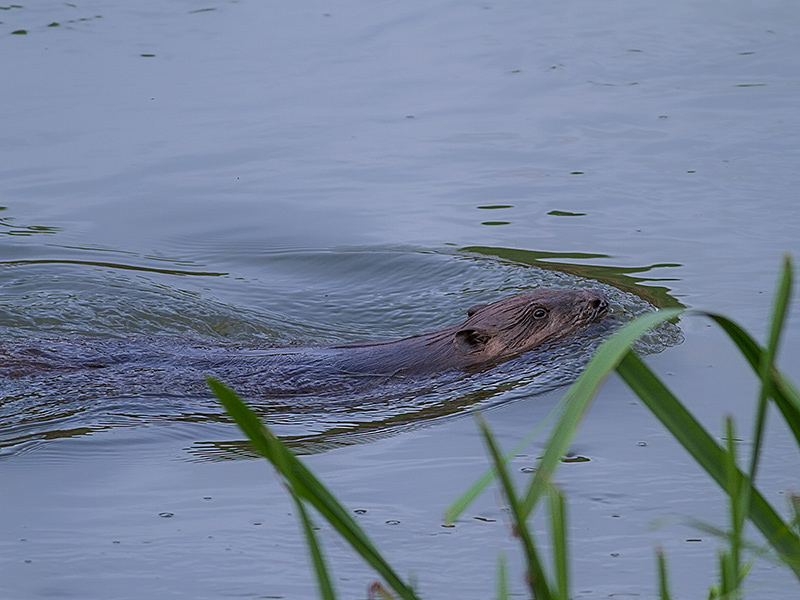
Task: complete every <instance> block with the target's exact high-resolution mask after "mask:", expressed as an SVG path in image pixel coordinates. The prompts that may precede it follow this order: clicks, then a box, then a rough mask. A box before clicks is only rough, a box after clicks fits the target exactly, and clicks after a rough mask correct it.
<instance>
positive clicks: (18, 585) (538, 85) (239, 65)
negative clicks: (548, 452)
mask: <svg viewBox="0 0 800 600" xmlns="http://www.w3.org/2000/svg"><path fill="white" fill-rule="evenodd" d="M2 8H3V10H0V55H1V56H3V58H4V59H5V60H3V61H0V81H2V85H0V206H2V207H3V208H2V210H0V339H2V340H3V342H4V343H12V344H24V343H32V342H36V343H63V342H64V341H67V342H70V343H73V342H80V343H87V341H88V343H90V344H91V340H97V341H98V343H100V341H102V343H108V344H110V343H118V344H122V345H124V344H125V341H126V340H129V339H134V338H135V339H137V340H164V339H168V340H172V341H173V342H174V341H175V340H178V341H185V342H186V343H187V344H195V345H202V346H203V347H210V348H219V347H225V346H226V345H230V344H232V345H237V346H238V345H248V346H250V345H252V346H269V347H272V346H285V345H324V344H335V343H341V342H348V341H354V340H358V339H365V338H369V339H387V338H392V337H399V336H404V335H410V334H413V333H416V332H419V331H425V330H429V329H433V328H436V327H439V326H442V325H444V324H448V323H452V322H457V321H459V320H461V318H462V316H463V313H464V311H465V310H466V308H468V307H469V306H471V305H473V304H476V303H479V302H487V301H491V300H495V299H498V298H499V297H502V296H504V295H508V294H511V293H515V292H519V291H524V290H527V289H534V288H539V287H598V288H601V289H603V290H604V291H606V293H607V294H608V295H609V296H610V297H611V300H612V305H613V308H614V312H615V316H616V318H617V319H619V320H620V321H624V320H626V319H627V318H629V317H630V316H631V315H632V314H636V313H638V312H642V311H644V310H651V309H653V308H664V307H669V306H688V307H696V308H710V309H714V310H717V311H720V312H724V313H727V314H729V315H731V316H732V317H734V318H735V319H737V320H738V321H739V322H741V323H742V324H743V325H744V326H746V327H748V328H751V329H752V330H753V332H754V333H755V334H757V335H759V336H762V337H763V334H764V331H765V328H766V322H765V320H766V318H767V315H768V312H769V308H770V307H769V303H770V298H771V293H772V291H773V288H774V281H775V276H776V272H777V269H778V266H779V262H780V260H781V256H782V255H783V253H785V252H791V253H793V254H794V255H795V256H798V255H800V252H798V251H800V242H798V240H799V239H800V203H798V201H797V199H796V195H797V189H798V183H799V178H798V168H797V167H798V164H800V162H799V159H800V151H798V139H800V118H798V113H797V110H796V104H797V98H798V92H799V91H800V79H798V73H800V52H799V50H800V39H799V37H798V33H797V27H796V24H797V23H798V21H799V19H800V9H798V8H797V7H795V6H794V5H793V4H791V3H785V2H760V3H757V4H756V3H749V2H744V1H736V2H732V3H731V2H728V3H722V2H715V1H712V2H706V3H703V4H702V5H695V4H694V3H689V2H683V1H681V2H675V3H671V4H669V5H668V6H659V7H654V6H649V5H643V4H641V3H631V2H622V1H619V2H606V3H602V4H596V3H591V2H585V1H580V0H576V1H575V2H573V3H566V4H565V3H561V4H556V5H545V4H542V3H529V2H528V3H525V2H508V3H501V4H498V3H488V4H487V3H483V4H480V3H479V4H465V3H460V2H433V3H431V2H426V3H418V4H417V5H414V4H409V3H405V4H396V3H394V4H392V3H372V4H367V3H355V2H340V3H336V4H331V3H317V2H311V3H306V4H303V5H298V6H295V5H291V6H289V5H287V6H284V5H279V4H273V3H262V2H252V1H243V2H227V3H218V4H216V5H215V4H208V5H198V4H196V3H193V2H187V1H180V2H171V3H169V4H164V3H160V2H150V1H149V0H148V1H142V2H137V3H132V4H131V3H127V4H123V3H113V2H111V3H110V2H104V3H99V2H95V3H91V2H90V3H75V4H57V5H56V4H54V5H44V4H42V5H34V4H23V5H12V6H7V7H2ZM21 31H24V32H25V33H24V34H23V33H14V32H21ZM793 306H794V307H795V310H794V313H795V314H794V315H793V316H794V317H795V318H794V320H792V321H790V323H789V327H788V329H787V337H786V340H785V342H784V344H783V348H782V356H781V362H782V364H783V365H784V366H785V367H786V369H787V371H789V372H790V373H794V374H796V373H797V366H798V361H797V357H798V356H799V355H800V335H798V332H799V330H800V326H799V325H798V324H797V316H798V315H797V310H796V303H795V304H794V305H793ZM606 334H607V330H605V329H602V328H601V329H595V330H592V331H590V332H588V334H587V336H586V338H585V340H584V341H588V342H589V343H586V344H584V343H577V341H575V340H573V342H570V343H567V344H565V345H564V346H563V347H561V348H558V349H555V350H553V351H552V353H551V354H549V355H546V356H534V357H532V358H531V357H522V359H521V360H520V361H512V362H509V363H506V364H505V365H503V366H502V367H501V368H500V369H499V370H496V371H492V372H488V373H482V374H480V375H479V376H478V377H477V378H466V379H464V378H461V379H456V380H453V381H448V382H447V385H445V386H442V387H440V388H437V389H435V390H433V391H430V390H429V389H428V388H425V387H423V388H414V389H412V390H403V392H402V393H399V392H398V391H397V390H390V391H387V392H385V393H384V392H374V393H373V392H371V394H372V395H370V396H368V397H364V396H356V397H355V398H354V399H353V401H352V402H348V401H347V400H346V399H344V400H343V399H341V398H339V399H337V401H336V402H335V403H333V404H327V405H326V404H325V403H320V402H318V403H312V405H311V406H305V407H303V409H302V410H301V409H300V408H299V407H298V406H297V405H286V406H281V407H273V408H271V409H269V410H267V409H264V415H265V416H266V417H267V418H268V419H269V420H271V421H272V422H273V423H274V424H275V426H276V428H277V429H278V431H279V432H280V433H281V434H282V435H284V436H285V437H286V438H287V439H289V440H290V441H292V443H294V444H295V447H296V448H297V449H298V450H299V451H301V452H304V453H306V457H305V458H306V460H307V461H308V464H309V465H310V466H311V467H312V468H313V469H314V470H315V471H316V472H317V473H318V474H319V475H320V476H321V477H322V478H323V479H324V480H325V481H327V482H329V483H330V484H331V486H332V487H333V489H334V490H335V491H336V493H337V494H338V495H339V496H340V497H341V498H342V500H343V501H344V502H345V503H346V504H347V505H348V507H350V508H351V509H352V510H359V513H358V515H359V516H358V519H359V520H360V522H361V523H362V524H363V525H364V526H365V527H366V529H367V530H368V532H369V533H370V535H371V536H372V537H373V538H374V539H375V541H376V543H377V544H378V545H379V547H381V548H382V549H383V550H385V551H386V553H387V554H388V556H389V557H390V558H391V559H392V560H393V561H395V563H396V564H397V567H398V569H399V570H400V571H401V572H403V573H410V574H413V575H414V576H415V577H416V578H417V580H418V581H419V588H420V590H421V592H422V593H423V595H424V596H425V597H429V598H486V597H490V596H492V593H493V592H492V590H493V585H494V583H493V579H494V562H495V556H496V554H497V552H498V550H499V549H501V548H503V549H505V551H506V554H507V555H508V556H509V557H510V558H511V563H512V565H511V566H512V573H513V575H514V581H513V586H514V589H515V590H517V591H519V592H520V593H522V592H523V590H524V586H523V584H522V578H521V569H520V567H519V565H518V564H517V563H516V557H517V556H518V554H519V553H518V552H517V551H516V548H515V541H514V540H513V539H512V537H511V536H510V533H509V531H508V528H507V526H506V519H505V517H504V515H503V513H502V511H501V508H502V505H501V503H500V502H499V501H498V500H497V497H496V496H495V495H493V494H492V493H487V494H485V495H484V496H483V497H482V498H481V499H480V500H479V501H478V503H477V504H476V505H475V506H474V507H473V508H472V509H470V511H469V512H468V513H467V515H466V516H465V517H464V518H463V519H462V520H461V521H459V522H458V523H457V524H456V526H455V527H454V528H444V527H442V526H441V514H442V511H443V509H444V507H445V506H447V504H448V503H449V502H450V501H452V499H453V498H455V497H456V496H457V495H458V494H459V493H460V492H461V491H462V490H463V489H465V488H466V487H467V486H468V485H469V484H470V483H471V482H472V481H474V480H475V478H477V477H478V476H479V475H480V474H481V473H482V472H483V470H484V469H485V468H486V464H487V463H486V458H485V453H484V449H483V447H482V444H481V441H480V437H479V435H478V433H477V428H476V427H475V424H474V420H473V419H472V417H471V414H470V411H471V409H472V408H475V407H478V408H481V409H483V411H484V412H485V414H486V416H487V417H488V419H489V421H490V423H491V425H492V427H493V428H494V429H495V431H496V433H497V434H498V436H499V439H500V440H501V442H502V444H503V445H504V447H510V446H512V445H513V444H514V443H516V441H517V440H519V439H520V438H522V437H523V436H524V435H525V434H527V433H528V432H529V431H530V430H531V429H533V428H534V427H535V426H537V424H539V423H540V422H541V421H542V420H543V419H545V417H546V416H547V415H548V413H549V412H550V410H551V409H552V408H553V406H555V404H556V403H557V401H558V399H559V398H560V396H561V394H562V393H563V389H564V388H563V387H561V386H563V384H564V383H565V382H567V381H569V380H570V379H571V378H573V377H574V375H575V374H576V373H577V372H578V371H579V369H580V367H581V366H582V365H583V364H585V361H586V359H587V357H588V354H589V353H590V351H591V349H592V348H593V347H594V345H595V344H596V343H597V342H599V341H600V340H601V339H602V338H603V337H604V336H605V335H606ZM171 343H172V342H171ZM641 349H642V350H643V352H644V353H645V354H647V355H648V359H647V360H648V362H649V364H651V365H652V366H653V367H654V368H655V369H656V370H657V371H658V372H659V373H661V374H662V376H664V378H665V379H666V380H667V382H668V383H669V385H670V386H672V387H673V388H674V390H675V391H676V393H677V394H678V395H679V397H681V398H682V399H684V400H685V401H686V403H687V404H688V405H689V406H690V408H691V409H692V410H693V411H694V412H695V413H696V414H697V415H698V416H699V417H700V418H701V419H702V420H703V421H704V422H705V423H706V424H707V426H708V428H709V429H710V430H711V431H713V432H715V433H718V432H720V431H721V423H722V419H723V416H724V415H725V414H729V413H730V414H733V415H735V416H736V417H737V419H738V422H739V426H740V430H739V433H740V437H742V438H743V439H744V440H745V443H747V442H748V441H749V439H748V435H749V422H750V417H751V404H752V398H753V397H754V395H755V386H754V383H753V378H752V377H751V376H750V375H749V374H748V373H747V371H746V367H745V366H744V363H743V362H742V360H741V359H740V358H738V357H737V356H736V354H735V352H734V351H732V350H731V349H730V347H729V345H728V344H727V343H726V341H725V340H724V339H723V337H722V336H721V335H720V334H719V333H718V332H717V331H716V330H714V329H713V328H711V327H709V326H708V324H707V323H706V322H704V321H702V320H701V319H699V318H694V317H690V318H685V319H683V320H682V321H681V323H680V330H678V331H676V330H675V329H670V330H667V331H661V332H657V333H655V334H653V336H651V337H650V338H649V339H648V340H646V341H645V343H644V345H643V346H642V348H641ZM542 365H545V368H542ZM34 383H35V385H29V386H28V387H21V386H20V385H19V382H12V383H9V382H8V381H5V382H2V383H0V392H2V394H3V397H4V399H3V400H2V403H0V489H2V492H0V515H1V516H0V596H2V597H3V598H6V597H7V598H20V599H27V598H44V597H52V596H61V597H75V598H139V597H143V596H147V597H153V598H227V597H245V598H263V597H270V598H287V599H294V598H309V597H313V595H314V594H315V588H314V584H313V581H312V580H311V577H310V571H309V569H308V565H307V560H306V554H305V549H304V547H303V543H302V540H301V538H300V533H299V530H298V528H297V524H296V522H295V518H294V515H293V514H292V507H291V505H290V503H289V502H288V500H287V498H286V497H285V492H284V490H283V488H282V487H281V486H280V485H279V483H278V481H277V480H276V479H275V478H274V477H273V476H271V474H270V470H269V468H268V467H267V466H266V465H264V464H262V462H261V461H257V460H249V459H248V456H249V455H248V452H247V450H246V448H245V447H244V446H243V445H242V444H241V437H242V436H241V435H240V434H239V433H238V431H237V430H236V429H235V428H234V427H233V426H231V425H230V424H228V423H227V422H225V420H224V419H223V418H222V417H221V411H220V410H219V408H218V407H217V406H216V404H215V403H213V402H212V401H211V400H209V399H208V398H207V397H206V396H202V397H201V396H194V395H190V394H185V393H184V394H182V393H181V392H180V390H172V392H171V393H166V392H165V393H163V394H161V395H155V396H152V395H150V396H142V395H138V394H136V393H135V392H132V391H131V390H127V391H126V392H125V393H118V392H119V390H116V391H115V390H110V391H107V393H104V394H91V395H84V396H80V394H79V392H80V390H81V389H85V387H86V386H85V385H84V386H81V385H80V382H79V381H76V380H70V379H68V378H62V379H52V378H51V379H49V380H48V379H39V380H37V381H36V382H34ZM95 384H96V385H101V384H102V382H93V385H95ZM772 422H773V424H774V423H776V421H774V420H773V421H772ZM767 441H768V448H767V455H766V461H765V464H764V468H763V471H762V473H761V475H760V478H763V480H762V486H763V488H764V489H765V490H766V492H767V497H768V500H770V501H771V502H772V503H773V504H774V505H775V506H776V508H778V509H779V510H780V511H783V510H784V509H785V507H786V494H787V492H788V491H789V490H793V489H794V490H796V489H797V487H798V483H797V482H798V476H800V469H798V462H797V458H796V451H795V450H793V449H792V448H791V446H790V444H789V441H788V436H787V434H786V432H785V431H784V430H783V429H782V428H780V427H777V426H773V427H772V428H771V430H770V432H769V436H768V440H767ZM542 443H543V440H542V439H540V440H539V441H538V442H536V443H534V445H533V446H532V447H530V448H529V449H527V450H526V451H525V453H524V454H522V455H520V456H518V457H517V458H516V459H515V460H514V463H513V464H514V466H515V468H518V469H519V470H520V476H521V477H524V473H523V472H522V471H524V470H527V469H528V468H529V467H530V466H532V465H534V464H535V459H536V457H537V456H538V455H539V453H540V451H541V444H542ZM572 452H573V453H574V454H577V455H580V456H584V457H586V458H588V459H589V460H588V461H586V462H575V463H565V464H564V465H563V466H562V469H561V470H560V471H559V473H558V480H559V482H560V483H561V485H562V487H563V488H564V490H565V492H566V494H567V496H568V498H569V500H570V509H571V513H570V514H571V540H572V555H573V557H574V560H575V565H574V566H575V568H574V572H573V581H574V588H573V589H574V590H575V596H576V597H580V598H599V597H610V596H614V597H619V596H630V597H636V598H651V597H654V596H655V593H656V592H655V589H656V586H655V582H656V578H655V574H654V558H653V549H654V548H655V547H656V546H660V547H663V548H664V549H665V551H666V552H667V555H668V559H669V561H670V567H671V571H672V573H673V578H672V579H673V588H674V591H675V593H676V597H680V598H682V597H686V598H689V597H698V596H703V595H705V592H704V590H705V589H706V588H707V586H708V585H710V583H711V581H712V576H713V573H714V569H715V568H716V565H715V562H716V548H717V546H718V542H717V540H715V539H714V538H713V536H710V535H708V534H706V533H705V532H702V531H700V530H698V529H696V528H694V527H693V526H692V525H691V520H692V519H699V520H701V521H705V522H710V523H712V524H715V525H718V526H724V524H725V513H724V502H723V500H722V498H721V495H720V494H719V492H718V491H717V490H716V489H715V488H714V486H713V485H712V484H711V483H709V482H708V481H707V480H706V478H705V477H704V476H703V475H702V473H700V472H699V470H698V469H697V468H696V467H694V466H693V465H692V464H691V462H690V461H689V459H688V458H687V457H686V456H685V454H684V453H683V451H682V450H680V449H679V448H677V447H676V445H675V444H674V443H673V442H672V441H671V440H670V439H669V438H668V437H667V436H666V435H665V434H664V432H663V431H662V429H661V427H660V425H659V424H658V423H657V422H655V420H654V419H653V418H652V417H650V416H648V414H647V413H646V412H645V410H644V409H643V408H642V407H641V406H640V405H638V404H637V403H636V402H635V401H634V400H633V398H632V397H631V395H630V394H629V393H628V392H627V391H625V389H624V388H623V386H622V385H621V384H620V383H619V382H618V381H617V380H616V379H613V378H612V379H611V380H609V382H608V383H607V384H606V386H605V387H604V389H603V390H602V392H601V394H600V395H599V397H598V398H597V399H596V401H595V403H594V405H593V407H592V409H591V411H590V413H589V414H588V416H587V418H586V421H585V423H584V425H583V427H582V429H581V430H580V432H579V435H578V438H577V439H576V442H575V444H574V447H573V449H572ZM362 511H366V512H362ZM323 531H324V530H323ZM325 535H326V536H327V537H326V541H327V544H326V550H327V553H328V556H329V558H330V560H331V562H332V564H333V566H334V569H335V572H336V575H337V584H338V587H339V589H340V591H341V592H342V593H343V594H344V596H345V597H363V596H364V595H365V589H366V584H367V583H368V581H369V580H370V576H369V574H368V573H367V571H366V569H364V568H363V567H362V566H361V565H360V564H359V563H358V562H357V561H356V560H355V559H354V558H353V557H352V556H351V554H350V553H349V551H348V550H346V549H345V548H344V547H343V546H342V545H341V544H339V543H336V542H334V541H333V536H332V535H331V536H328V535H327V533H326V534H325ZM540 537H541V538H542V540H544V539H545V536H544V532H543V530H542V534H541V535H540ZM752 537H753V539H754V540H755V541H756V542H759V541H760V540H759V538H758V535H757V534H756V533H753V536H752ZM696 540H697V541H696ZM747 585H748V591H749V592H750V597H758V598H785V597H787V595H791V593H792V591H793V590H796V584H795V583H794V582H793V580H792V578H791V576H789V575H787V574H786V572H785V570H784V569H782V568H781V567H779V566H777V565H775V564H773V563H772V562H770V561H768V560H766V559H760V560H759V561H758V562H757V563H756V565H755V566H754V568H753V570H752V573H751V574H750V576H749V578H748V584H747Z"/></svg>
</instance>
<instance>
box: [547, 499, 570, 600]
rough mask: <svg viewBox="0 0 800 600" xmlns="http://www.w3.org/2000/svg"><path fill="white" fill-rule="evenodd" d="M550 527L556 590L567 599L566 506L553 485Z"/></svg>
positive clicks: (563, 598) (559, 595) (562, 597)
mask: <svg viewBox="0 0 800 600" xmlns="http://www.w3.org/2000/svg"><path fill="white" fill-rule="evenodd" d="M550 527H551V528H552V538H553V565H554V566H555V571H556V590H557V592H558V597H559V598H561V600H569V568H568V565H569V560H568V559H569V556H568V555H567V508H566V502H565V501H564V495H563V494H562V493H561V492H560V491H559V490H558V488H557V487H556V486H554V485H553V486H551V487H550Z"/></svg>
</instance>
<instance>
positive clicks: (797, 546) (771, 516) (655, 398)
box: [617, 352, 800, 578]
mask: <svg viewBox="0 0 800 600" xmlns="http://www.w3.org/2000/svg"><path fill="white" fill-rule="evenodd" d="M617 372H618V373H619V374H620V376H621V377H622V378H623V379H624V380H625V382H626V383H627V384H628V386H629V387H630V388H631V389H632V390H633V391H634V393H636V395H637V396H639V398H640V399H641V400H642V402H644V404H645V405H646V406H647V407H648V408H649V409H650V411H651V412H652V413H653V414H654V415H655V416H656V417H657V418H658V419H659V420H660V421H661V422H662V423H663V424H664V426H665V427H666V428H667V430H668V431H669V432H670V433H671V434H672V435H673V436H674V437H675V439H676V440H678V442H679V443H680V444H681V445H682V446H683V447H684V448H685V449H686V450H687V451H688V452H689V454H690V455H691V456H692V458H694V460H695V461H696V462H697V463H698V464H699V465H700V466H701V467H703V468H704V469H705V470H706V472H707V473H708V474H709V475H711V477H712V478H713V479H714V480H715V481H716V482H717V484H718V485H719V486H720V487H722V488H723V489H725V488H726V468H725V457H724V452H723V450H722V448H720V447H719V445H717V443H716V442H715V441H714V439H713V438H712V437H711V436H710V435H709V434H708V433H707V432H706V430H705V429H704V428H703V427H702V426H701V425H700V424H699V423H698V422H697V420H696V419H695V418H694V417H693V416H692V415H691V414H690V413H689V412H688V411H687V410H686V409H685V408H684V407H683V405H682V404H681V403H680V402H679V401H678V400H677V399H676V398H675V396H673V395H672V393H671V392H670V391H669V390H668V389H667V388H666V386H664V384H663V383H662V382H661V380H659V379H658V377H656V376H655V375H654V374H653V372H652V371H650V369H648V368H647V366H646V365H645V364H644V363H643V362H642V361H641V360H640V359H639V358H637V357H636V356H635V355H634V354H633V353H631V352H629V353H628V354H627V355H626V356H625V358H624V359H623V360H622V362H620V364H619V365H618V366H617ZM734 476H735V477H736V478H737V480H739V481H740V482H741V485H748V486H749V482H746V481H744V475H743V474H742V473H741V471H739V469H735V475H734ZM750 487H751V488H752V486H750ZM750 494H751V498H750V506H749V507H748V516H749V518H750V520H751V521H752V522H753V524H754V525H755V526H756V527H758V529H759V530H760V531H761V533H762V534H763V535H764V537H765V538H767V541H768V542H769V543H770V545H771V546H772V547H773V548H774V549H775V551H776V552H778V554H779V555H780V556H781V557H782V558H783V560H784V561H785V562H786V563H787V564H788V565H789V567H790V568H791V569H792V570H793V571H794V573H795V575H796V576H797V577H798V578H800V539H798V537H797V536H796V535H794V533H793V532H792V531H791V530H790V529H789V527H788V526H787V524H786V523H784V522H783V520H782V519H781V518H780V517H779V516H778V514H777V513H776V512H775V511H774V509H773V508H772V507H771V506H770V505H769V504H768V503H767V501H766V500H765V499H764V498H763V496H761V494H760V493H759V492H758V490H756V489H754V488H753V489H751V491H750Z"/></svg>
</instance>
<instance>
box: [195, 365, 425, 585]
mask: <svg viewBox="0 0 800 600" xmlns="http://www.w3.org/2000/svg"><path fill="white" fill-rule="evenodd" d="M207 381H208V384H209V386H210V387H211V389H212V391H213V392H214V394H215V395H216V396H217V398H218V399H219V401H220V402H221V403H222V405H223V406H224V407H225V410H226V411H227V412H228V414H229V415H230V416H231V418H233V420H234V421H236V423H237V424H238V425H239V427H240V428H241V429H242V431H243V432H244V433H245V435H247V437H248V438H249V439H250V442H251V443H252V444H253V447H254V448H255V450H256V451H257V452H258V453H259V454H261V455H262V456H263V457H265V458H266V459H267V460H269V461H270V462H271V463H272V464H273V466H274V467H275V468H276V469H277V470H278V472H279V473H280V474H281V475H282V476H283V477H284V479H285V480H286V483H287V484H288V485H289V486H290V487H291V488H292V490H293V492H294V493H295V494H297V496H298V497H299V498H300V499H305V500H307V501H308V502H309V503H310V504H311V505H312V506H313V507H314V508H316V509H317V511H318V512H319V513H320V514H321V515H322V516H323V517H324V518H325V520H327V521H328V523H330V524H331V526H332V527H333V528H334V529H335V530H336V531H337V532H338V533H339V534H340V535H341V536H342V537H343V538H344V539H345V541H347V542H348V543H349V544H350V545H351V546H352V547H353V549H354V550H355V551H356V552H357V553H358V554H359V555H360V556H361V557H362V558H363V559H364V560H365V561H366V562H367V564H369V565H370V566H371V567H372V568H373V569H375V570H376V571H377V572H378V573H379V574H380V575H381V576H382V577H383V578H384V580H385V581H386V583H387V584H388V585H389V587H390V588H391V589H393V590H394V591H395V592H396V593H397V594H398V595H399V596H400V597H401V598H404V599H405V600H416V598H417V596H416V594H415V593H414V591H413V590H412V589H411V588H410V587H409V586H408V585H406V584H405V583H404V582H403V580H402V579H401V578H400V577H399V576H398V575H397V573H395V571H394V569H392V567H391V566H390V565H389V563H388V562H386V560H385V559H384V558H383V556H382V555H381V554H380V552H378V550H377V549H376V548H375V546H374V545H373V544H372V542H371V541H370V540H369V538H368V537H367V535H366V533H365V532H364V530H363V529H361V527H360V526H359V525H358V523H357V522H356V521H355V519H353V517H352V516H351V515H350V513H349V512H347V510H346V509H345V508H344V507H343V506H342V505H341V503H340V502H339V501H338V500H336V498H335V497H334V496H333V494H331V493H330V492H329V491H328V489H327V488H326V487H325V486H324V485H323V484H322V483H321V482H320V481H319V480H318V479H317V478H316V476H315V475H314V474H313V473H311V471H309V470H308V468H307V467H306V466H305V465H304V464H303V463H302V462H301V461H300V460H298V459H297V457H295V456H294V455H293V454H292V453H291V452H290V451H289V449H288V448H286V446H284V445H283V444H282V443H281V441H280V440H278V438H277V437H275V435H274V434H273V433H272V432H271V431H270V430H269V429H268V428H267V427H265V426H264V425H263V424H262V423H261V421H260V420H259V419H258V416H257V415H256V414H255V413H254V412H253V411H252V410H250V409H249V408H248V407H247V406H246V405H245V403H244V402H243V401H242V400H241V399H240V398H239V397H238V396H237V395H236V394H235V393H234V392H233V391H232V390H230V389H229V388H227V387H226V386H225V385H223V384H222V383H220V382H219V381H216V380H215V379H211V378H209V379H208V380H207Z"/></svg>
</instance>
